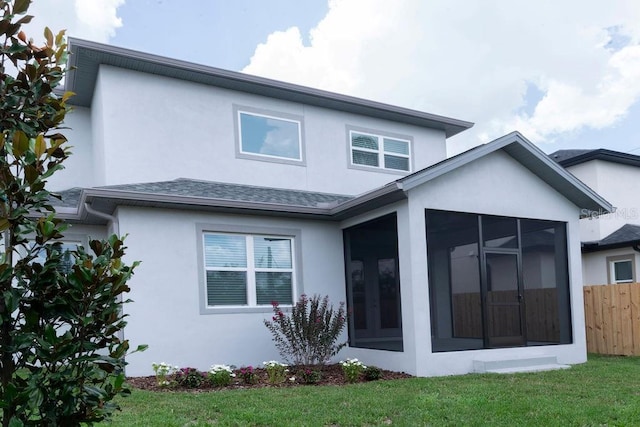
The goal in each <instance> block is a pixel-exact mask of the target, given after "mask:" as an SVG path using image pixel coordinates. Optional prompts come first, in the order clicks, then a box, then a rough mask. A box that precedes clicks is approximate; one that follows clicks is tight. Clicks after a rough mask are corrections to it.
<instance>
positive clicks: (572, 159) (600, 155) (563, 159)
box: [549, 148, 640, 168]
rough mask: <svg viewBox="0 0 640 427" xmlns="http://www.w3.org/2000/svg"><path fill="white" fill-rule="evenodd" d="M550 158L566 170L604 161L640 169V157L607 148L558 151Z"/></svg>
mask: <svg viewBox="0 0 640 427" xmlns="http://www.w3.org/2000/svg"><path fill="white" fill-rule="evenodd" d="M549 157H550V158H551V159H552V160H554V161H555V162H557V163H558V164H559V165H560V166H562V167H565V168H566V167H569V166H574V165H579V164H580V163H585V162H588V161H591V160H604V161H607V162H613V163H620V164H623V165H630V166H637V167H640V156H637V155H635V154H629V153H622V152H620V151H613V150H607V149H605V148H598V149H591V150H587V149H576V150H558V151H556V152H555V153H551V154H549Z"/></svg>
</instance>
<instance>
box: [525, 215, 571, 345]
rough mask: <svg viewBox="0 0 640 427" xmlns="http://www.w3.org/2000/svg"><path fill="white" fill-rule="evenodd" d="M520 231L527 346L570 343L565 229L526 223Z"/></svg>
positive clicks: (554, 224)
mask: <svg viewBox="0 0 640 427" xmlns="http://www.w3.org/2000/svg"><path fill="white" fill-rule="evenodd" d="M521 227H522V270H523V271H522V275H523V282H524V298H525V301H526V304H525V313H526V315H525V317H526V325H527V339H528V341H529V344H530V345H544V344H549V343H556V344H567V343H571V327H570V326H571V322H570V313H571V311H570V305H569V281H568V279H569V275H568V268H567V257H566V247H567V242H566V228H565V225H564V224H563V223H559V222H553V221H540V220H530V219H527V220H522V221H521Z"/></svg>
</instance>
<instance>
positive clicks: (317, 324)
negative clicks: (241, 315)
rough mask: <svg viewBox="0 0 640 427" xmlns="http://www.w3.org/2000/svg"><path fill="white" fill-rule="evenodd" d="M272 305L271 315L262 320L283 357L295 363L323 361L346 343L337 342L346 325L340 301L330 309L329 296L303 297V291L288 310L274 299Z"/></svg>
mask: <svg viewBox="0 0 640 427" xmlns="http://www.w3.org/2000/svg"><path fill="white" fill-rule="evenodd" d="M272 305H273V313H274V315H273V317H272V318H271V320H264V324H265V326H266V327H267V328H268V329H269V330H270V331H271V334H272V335H273V341H274V342H275V343H276V348H277V349H278V351H279V352H280V355H281V356H282V358H283V359H284V360H285V361H288V362H290V363H293V364H296V365H316V364H325V363H326V362H328V361H329V359H331V357H333V356H335V355H336V354H338V352H339V351H340V350H341V349H342V348H343V347H344V346H345V345H347V343H346V342H344V343H340V344H338V343H337V341H338V338H339V337H340V334H341V333H342V330H343V329H344V327H345V325H346V313H345V309H344V303H342V302H341V303H340V306H339V308H338V310H334V309H333V306H332V305H329V297H327V296H325V297H324V298H322V299H320V297H319V296H318V295H314V296H313V297H311V298H307V296H306V295H304V294H303V295H301V296H300V299H299V300H298V302H297V303H296V304H295V305H294V306H293V307H292V308H291V313H290V314H285V313H284V312H283V311H282V310H281V309H280V306H279V304H278V303H277V302H273V303H272Z"/></svg>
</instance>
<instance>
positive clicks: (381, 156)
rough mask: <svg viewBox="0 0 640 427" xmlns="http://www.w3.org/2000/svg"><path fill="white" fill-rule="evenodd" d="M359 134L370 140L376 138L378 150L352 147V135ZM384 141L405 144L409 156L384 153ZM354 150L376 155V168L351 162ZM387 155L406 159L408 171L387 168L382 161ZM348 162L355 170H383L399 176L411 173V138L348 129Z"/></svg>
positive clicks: (391, 152)
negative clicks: (389, 140) (368, 137)
mask: <svg viewBox="0 0 640 427" xmlns="http://www.w3.org/2000/svg"><path fill="white" fill-rule="evenodd" d="M354 133H355V134H360V135H365V136H370V137H372V138H376V139H377V141H378V149H377V150H373V149H370V148H364V147H354V146H353V134H354ZM385 139H391V140H394V141H400V142H406V144H407V151H408V153H409V154H401V153H395V152H393V151H385V149H384V141H385ZM354 150H356V151H362V152H365V153H373V154H377V155H378V166H371V165H365V164H361V163H355V162H354V161H353V152H354ZM385 154H386V155H389V156H394V157H402V158H406V159H407V165H408V166H409V169H408V170H402V169H394V168H388V167H386V165H385V161H384V156H385ZM349 162H350V165H351V166H352V167H356V168H365V169H373V170H383V171H386V172H393V173H401V174H408V173H411V171H412V165H411V163H412V141H411V138H408V137H404V136H394V135H390V134H385V133H378V132H370V131H366V130H358V129H349Z"/></svg>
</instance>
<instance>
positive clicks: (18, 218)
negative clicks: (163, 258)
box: [0, 0, 141, 426]
mask: <svg viewBox="0 0 640 427" xmlns="http://www.w3.org/2000/svg"><path fill="white" fill-rule="evenodd" d="M30 2H31V1H30V0H13V1H4V0H0V13H2V17H1V19H0V232H1V233H2V243H3V245H2V254H1V255H0V409H1V410H2V415H1V417H2V425H3V426H20V425H65V426H67V425H68V426H73V425H79V424H80V423H89V424H91V423H93V422H96V421H100V420H103V419H105V418H107V417H108V416H109V415H110V414H111V413H112V412H113V411H114V410H115V409H116V408H117V406H116V404H115V403H114V402H113V398H114V397H115V396H116V395H125V394H127V392H128V390H127V389H126V387H125V385H124V366H125V361H124V356H125V353H126V352H127V351H128V348H129V344H128V342H127V341H126V340H123V339H122V338H121V334H120V332H121V331H122V329H123V328H124V326H125V321H124V315H123V313H122V304H123V303H124V302H128V301H125V300H124V298H123V295H124V294H125V293H126V292H127V291H128V290H129V288H128V286H127V284H126V282H127V280H128V279H129V278H130V277H131V275H132V274H133V269H134V268H135V266H136V263H134V264H133V265H126V264H124V263H123V262H122V257H123V255H124V252H123V251H124V246H123V242H122V240H121V239H120V238H118V237H117V236H112V237H110V238H109V239H108V240H106V241H91V242H90V244H89V246H90V248H91V252H92V253H89V252H88V251H86V250H85V249H84V248H82V247H80V248H78V249H77V250H76V251H73V253H72V255H73V258H74V259H75V261H74V262H73V264H72V265H71V266H69V262H68V261H69V260H68V258H67V255H65V254H63V253H61V252H62V251H61V250H60V245H59V244H56V243H55V242H56V241H57V240H59V239H61V238H62V237H63V233H64V231H65V229H66V227H67V226H66V225H65V223H64V222H63V221H62V220H60V219H59V218H57V217H56V213H55V209H54V207H53V206H52V203H51V201H52V200H53V198H55V197H56V195H55V194H52V193H50V192H49V191H47V190H46V188H45V186H46V183H47V180H48V179H49V178H50V177H51V176H52V175H53V174H54V173H56V172H57V171H59V170H60V169H61V168H62V164H63V162H64V160H65V159H66V158H67V157H68V155H69V154H70V152H69V150H68V148H66V142H67V141H66V138H65V137H64V136H63V135H62V134H61V133H59V129H60V128H61V126H62V123H63V120H64V117H65V114H66V113H67V112H68V111H69V109H70V107H69V106H68V105H67V100H68V98H69V97H70V96H71V95H72V94H70V93H65V94H64V95H62V96H58V95H57V94H56V93H54V88H55V87H56V86H58V85H59V84H60V82H61V80H62V78H63V77H64V75H65V66H66V60H67V45H66V42H65V38H64V32H60V33H58V34H57V35H55V36H54V34H53V33H52V32H51V30H49V29H48V28H47V29H45V31H44V38H45V42H44V44H42V45H36V44H34V42H33V41H32V40H29V39H27V37H26V35H25V34H24V32H23V31H21V30H20V28H21V25H22V24H25V23H28V22H29V21H30V20H31V18H32V17H31V16H29V15H26V12H27V10H28V8H29V4H30ZM43 260H44V261H43ZM65 267H66V268H65ZM69 267H70V268H69ZM139 349H141V348H139Z"/></svg>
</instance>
